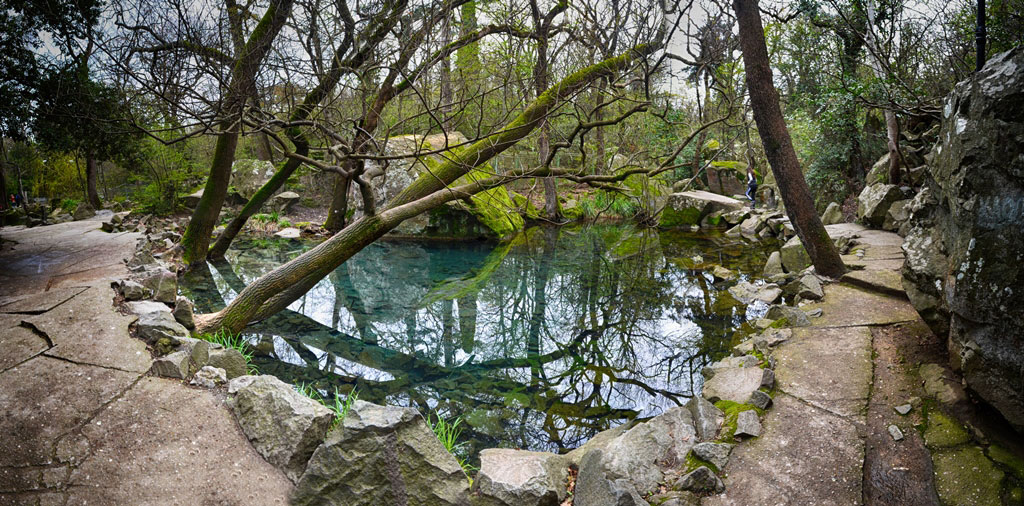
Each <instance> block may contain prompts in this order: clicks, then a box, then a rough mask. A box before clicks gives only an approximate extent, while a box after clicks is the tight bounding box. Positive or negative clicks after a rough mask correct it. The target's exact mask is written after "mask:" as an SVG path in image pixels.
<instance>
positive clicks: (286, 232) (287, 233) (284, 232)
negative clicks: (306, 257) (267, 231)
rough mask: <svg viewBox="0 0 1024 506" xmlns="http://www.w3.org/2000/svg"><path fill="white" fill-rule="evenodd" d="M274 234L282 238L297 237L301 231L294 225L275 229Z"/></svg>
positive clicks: (300, 234)
mask: <svg viewBox="0 0 1024 506" xmlns="http://www.w3.org/2000/svg"><path fill="white" fill-rule="evenodd" d="M274 236H276V237H280V238H282V239H298V238H299V237H301V236H302V231H301V230H299V229H297V228H295V227H288V228H285V229H281V230H279V231H277V233H275V234H274Z"/></svg>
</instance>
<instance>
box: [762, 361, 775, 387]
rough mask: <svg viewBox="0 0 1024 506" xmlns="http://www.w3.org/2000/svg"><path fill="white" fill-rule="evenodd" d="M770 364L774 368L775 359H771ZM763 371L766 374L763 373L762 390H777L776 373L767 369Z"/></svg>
mask: <svg viewBox="0 0 1024 506" xmlns="http://www.w3.org/2000/svg"><path fill="white" fill-rule="evenodd" d="M768 364H769V365H771V366H772V367H774V366H775V359H774V358H769V359H768ZM762 371H764V372H763V373H761V388H767V389H768V390H771V389H773V388H775V371H773V370H771V369H767V368H766V369H762Z"/></svg>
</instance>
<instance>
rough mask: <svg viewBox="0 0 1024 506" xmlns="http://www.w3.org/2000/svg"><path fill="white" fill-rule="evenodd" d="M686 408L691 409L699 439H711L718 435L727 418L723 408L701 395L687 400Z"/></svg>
mask: <svg viewBox="0 0 1024 506" xmlns="http://www.w3.org/2000/svg"><path fill="white" fill-rule="evenodd" d="M686 409H688V410H689V411H690V417H691V418H692V419H693V426H694V428H695V429H696V431H697V439H699V440H700V441H711V440H712V439H715V438H716V437H718V429H720V428H721V427H722V422H723V421H724V420H725V415H724V414H723V413H722V410H720V409H718V408H716V407H715V405H714V404H711V403H710V402H708V400H707V399H705V398H704V397H702V396H700V395H695V396H693V397H690V400H689V401H686Z"/></svg>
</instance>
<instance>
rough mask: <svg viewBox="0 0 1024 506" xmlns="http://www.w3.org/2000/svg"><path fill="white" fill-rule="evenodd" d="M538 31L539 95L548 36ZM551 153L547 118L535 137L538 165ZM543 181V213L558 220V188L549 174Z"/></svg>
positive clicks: (545, 86)
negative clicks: (536, 137)
mask: <svg viewBox="0 0 1024 506" xmlns="http://www.w3.org/2000/svg"><path fill="white" fill-rule="evenodd" d="M537 29H538V31H539V32H540V33H539V36H538V40H537V61H536V63H535V64H534V66H533V85H534V90H535V91H536V92H537V96H538V97H540V96H541V94H542V93H544V90H546V89H548V38H547V32H546V30H544V29H543V28H540V27H538V28H537ZM550 153H551V127H550V126H549V125H548V119H547V118H546V117H545V118H541V120H540V136H539V137H538V139H537V158H538V165H543V164H545V163H547V161H548V155H549V154H550ZM542 179H543V181H544V214H545V215H546V216H547V218H548V219H549V220H551V221H558V220H560V219H561V218H562V216H561V213H560V212H559V209H558V189H557V188H556V187H555V179H554V178H553V177H551V176H548V177H544V178H542Z"/></svg>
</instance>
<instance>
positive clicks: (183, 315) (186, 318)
mask: <svg viewBox="0 0 1024 506" xmlns="http://www.w3.org/2000/svg"><path fill="white" fill-rule="evenodd" d="M171 315H173V316H174V319H175V320H177V321H178V323H180V324H182V326H184V327H185V328H187V329H194V328H196V323H195V315H194V314H193V312H192V301H190V300H188V298H187V297H178V298H176V299H175V301H174V310H173V311H171Z"/></svg>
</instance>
